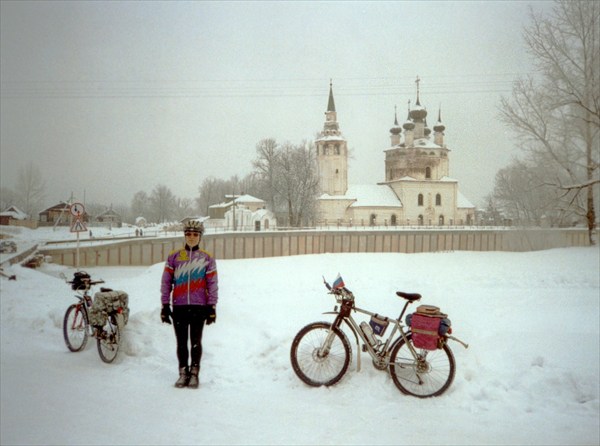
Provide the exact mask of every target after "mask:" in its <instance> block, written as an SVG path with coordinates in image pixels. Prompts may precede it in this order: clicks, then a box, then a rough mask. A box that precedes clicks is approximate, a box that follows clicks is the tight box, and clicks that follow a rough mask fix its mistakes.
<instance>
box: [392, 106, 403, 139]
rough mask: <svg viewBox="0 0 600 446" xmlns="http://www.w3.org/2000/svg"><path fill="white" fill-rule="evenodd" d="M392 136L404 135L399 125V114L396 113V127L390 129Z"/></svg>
mask: <svg viewBox="0 0 600 446" xmlns="http://www.w3.org/2000/svg"><path fill="white" fill-rule="evenodd" d="M390 133H391V134H392V135H399V134H400V133H402V127H400V125H399V124H398V114H397V113H396V112H395V111H394V126H393V127H392V128H391V129H390Z"/></svg>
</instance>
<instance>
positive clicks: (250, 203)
mask: <svg viewBox="0 0 600 446" xmlns="http://www.w3.org/2000/svg"><path fill="white" fill-rule="evenodd" d="M233 205H235V206H236V207H238V206H244V207H245V208H246V209H249V210H250V211H252V212H255V211H257V210H259V209H264V208H265V206H266V202H265V201H264V200H261V199H260V198H256V197H253V196H252V195H247V194H246V195H240V196H238V197H236V198H235V199H233V200H231V201H228V202H223V203H219V204H213V205H212V206H209V207H208V216H209V217H210V218H213V219H222V218H225V213H226V212H227V211H228V210H229V209H233Z"/></svg>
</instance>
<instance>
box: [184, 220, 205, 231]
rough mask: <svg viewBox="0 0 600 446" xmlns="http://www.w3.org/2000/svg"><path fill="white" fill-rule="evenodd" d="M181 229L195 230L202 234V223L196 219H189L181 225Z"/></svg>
mask: <svg viewBox="0 0 600 446" xmlns="http://www.w3.org/2000/svg"><path fill="white" fill-rule="evenodd" d="M183 231H184V232H185V231H195V232H199V233H200V235H202V234H204V224H203V223H202V222H201V221H198V220H189V221H188V222H187V223H185V224H184V225H183Z"/></svg>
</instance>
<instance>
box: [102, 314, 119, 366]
mask: <svg viewBox="0 0 600 446" xmlns="http://www.w3.org/2000/svg"><path fill="white" fill-rule="evenodd" d="M119 318H121V319H122V318H123V316H122V315H121V314H111V315H109V316H108V318H107V320H106V324H104V328H103V330H102V334H101V335H97V337H96V341H97V344H98V354H99V355H100V359H102V361H104V362H106V363H109V364H110V363H111V362H113V361H114V360H115V359H116V358H117V354H118V353H119V346H120V345H121V328H122V327H123V324H122V323H119V322H120V321H119Z"/></svg>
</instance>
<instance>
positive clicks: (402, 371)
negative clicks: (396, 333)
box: [389, 334, 456, 398]
mask: <svg viewBox="0 0 600 446" xmlns="http://www.w3.org/2000/svg"><path fill="white" fill-rule="evenodd" d="M407 340H408V342H410V343H411V344H412V335H410V334H409V335H407ZM413 348H414V349H415V351H416V352H417V354H418V356H419V359H417V360H416V359H415V358H414V357H413V355H412V353H411V351H410V349H409V348H408V346H407V345H406V342H405V340H404V339H400V341H399V342H398V343H397V344H396V346H395V347H393V349H392V354H391V356H390V366H389V372H390V375H391V376H392V380H393V381H394V384H395V385H396V387H398V389H399V390H400V391H401V392H402V393H404V394H406V395H412V396H416V397H417V398H431V397H434V396H440V395H441V394H442V393H444V392H445V391H446V390H448V388H449V387H450V385H451V384H452V381H454V374H455V373H456V363H455V361H454V354H453V353H452V350H451V349H450V347H448V345H447V344H446V343H444V345H443V347H442V348H440V349H437V350H423V349H418V348H416V347H414V345H413Z"/></svg>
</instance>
